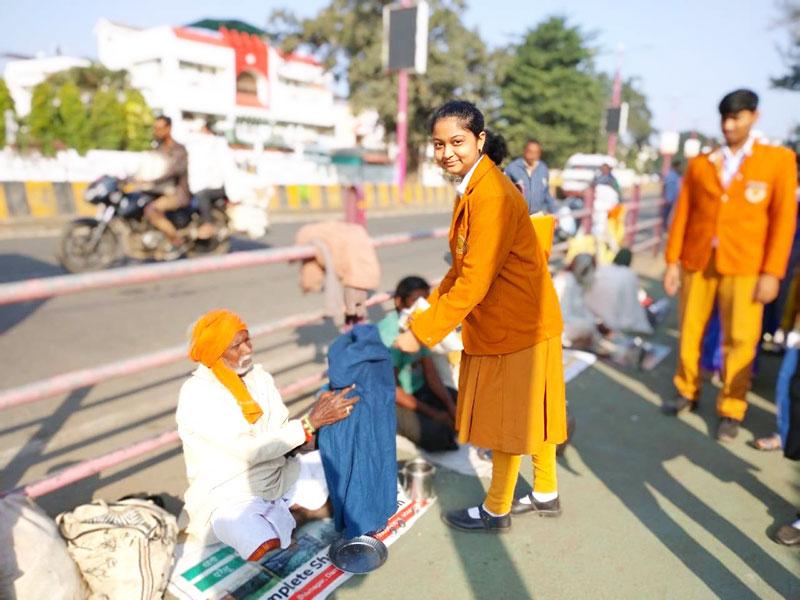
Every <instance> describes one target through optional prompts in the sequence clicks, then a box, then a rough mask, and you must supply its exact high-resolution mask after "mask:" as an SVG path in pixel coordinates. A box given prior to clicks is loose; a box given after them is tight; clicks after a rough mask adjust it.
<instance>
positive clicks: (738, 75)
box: [0, 0, 800, 139]
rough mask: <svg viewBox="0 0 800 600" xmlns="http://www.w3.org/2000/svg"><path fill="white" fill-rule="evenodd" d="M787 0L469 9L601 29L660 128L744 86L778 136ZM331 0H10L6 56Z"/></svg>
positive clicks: (494, 21) (609, 62)
mask: <svg viewBox="0 0 800 600" xmlns="http://www.w3.org/2000/svg"><path fill="white" fill-rule="evenodd" d="M780 2H781V0H671V1H669V0H660V1H655V0H607V1H606V2H600V1H598V0H528V1H524V0H494V1H492V2H489V1H487V0H472V1H469V0H468V2H467V4H468V8H467V10H466V12H465V14H464V21H465V22H466V24H467V26H469V27H470V28H472V29H477V30H478V32H479V33H480V35H481V37H482V38H483V39H484V40H485V41H486V42H487V45H488V46H490V47H492V48H494V47H500V46H505V45H507V44H509V43H511V42H514V41H517V40H519V39H521V37H522V36H523V35H524V34H525V32H526V31H527V30H528V29H531V28H534V27H535V26H536V24H537V23H539V22H541V21H542V20H544V19H546V18H547V17H550V16H553V15H561V16H565V17H567V19H568V22H569V23H570V24H571V25H576V26H578V27H580V28H581V29H582V30H583V31H585V32H587V33H591V34H593V42H592V43H593V44H594V45H595V46H596V47H597V57H596V64H597V68H598V69H599V70H602V71H605V72H608V73H613V72H614V70H615V69H616V67H617V64H618V63H619V56H620V53H619V51H618V49H619V48H622V49H623V52H622V62H621V68H622V74H623V76H624V77H626V78H627V77H635V78H637V79H638V82H639V85H640V87H641V89H643V90H644V92H645V94H646V95H647V98H648V101H649V104H650V108H651V109H652V111H653V113H654V125H655V127H656V128H657V129H659V130H687V129H696V130H697V131H701V132H703V133H706V134H717V133H718V129H719V125H718V123H719V118H718V115H717V112H716V107H717V104H718V103H719V99H720V98H721V97H722V96H723V95H724V94H725V93H726V92H728V91H731V90H733V89H736V88H738V87H749V88H751V89H753V90H755V91H756V92H757V93H758V94H759V96H760V97H761V115H762V116H761V121H760V123H759V129H761V130H762V131H763V132H764V133H765V134H766V135H767V136H769V137H771V138H774V139H780V138H785V137H786V136H787V135H788V132H789V131H790V130H791V129H793V128H794V127H796V126H797V125H798V124H800V93H798V92H786V91H779V90H774V89H771V88H770V85H769V78H770V77H775V76H779V75H782V74H783V73H784V72H785V71H786V70H787V68H786V66H785V63H784V62H783V59H782V57H781V53H780V48H781V47H785V45H786V44H787V42H788V32H787V30H786V29H785V28H783V27H782V26H781V24H780V11H779V4H780ZM326 4H327V0H237V1H236V2H235V3H230V5H229V6H232V7H233V6H235V8H223V3H220V2H218V1H216V2H212V1H210V0H192V1H187V0H169V1H164V0H137V1H136V2H133V1H130V0H128V1H126V2H120V1H118V0H105V1H102V2H101V1H98V0H73V1H71V2H64V1H63V0H60V1H54V0H38V1H37V2H30V3H29V2H26V3H24V4H23V2H21V1H20V0H2V1H1V2H0V34H1V35H0V53H21V54H35V53H37V52H45V53H47V54H51V53H53V52H54V51H55V49H56V47H60V49H61V52H62V53H63V54H68V55H77V56H85V57H89V58H93V57H96V45H95V39H94V35H93V28H94V25H95V23H96V22H97V20H98V19H99V18H101V17H105V18H108V19H111V20H113V21H119V22H122V23H126V24H130V25H135V26H140V27H149V26H155V25H164V24H172V25H181V24H186V23H190V22H192V21H196V20H198V19H200V18H204V17H220V18H238V19H241V20H244V21H247V22H250V23H252V24H254V25H257V26H263V25H264V24H265V23H266V19H267V16H268V15H269V13H270V11H271V10H272V9H273V8H283V7H287V6H291V7H292V9H293V10H294V12H295V13H296V14H298V15H299V16H312V15H314V14H315V13H316V12H317V11H318V10H320V8H321V7H323V6H325V5H326Z"/></svg>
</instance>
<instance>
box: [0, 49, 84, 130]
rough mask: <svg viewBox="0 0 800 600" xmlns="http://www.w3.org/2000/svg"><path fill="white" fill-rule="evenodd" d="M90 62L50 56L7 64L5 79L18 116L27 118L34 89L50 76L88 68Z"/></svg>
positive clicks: (69, 57) (4, 72) (12, 61)
mask: <svg viewBox="0 0 800 600" xmlns="http://www.w3.org/2000/svg"><path fill="white" fill-rule="evenodd" d="M90 64H91V62H90V61H88V60H86V59H85V58H74V57H71V56H48V57H41V58H27V59H21V60H10V61H8V62H7V63H6V68H5V70H4V71H3V78H4V79H5V81H6V85H8V91H9V92H11V97H12V98H13V99H14V106H15V108H16V109H17V114H19V115H22V116H25V115H27V114H28V113H29V112H30V111H31V96H32V95H33V88H34V87H36V85H37V84H39V83H41V82H42V81H44V79H45V78H46V77H47V76H48V75H52V74H53V73H58V72H59V71H66V70H67V69H71V68H72V67H88V66H89V65H90Z"/></svg>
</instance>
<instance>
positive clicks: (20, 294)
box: [0, 227, 448, 305]
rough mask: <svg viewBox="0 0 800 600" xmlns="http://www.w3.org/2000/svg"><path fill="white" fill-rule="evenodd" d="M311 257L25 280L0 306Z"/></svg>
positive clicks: (1, 297)
mask: <svg viewBox="0 0 800 600" xmlns="http://www.w3.org/2000/svg"><path fill="white" fill-rule="evenodd" d="M447 231H448V230H447V228H445V227H442V228H439V229H432V230H429V231H416V232H411V233H400V234H389V235H384V236H378V237H376V238H373V240H372V243H373V244H374V245H375V247H376V248H381V247H384V246H394V245H397V244H405V243H407V242H413V241H418V240H425V239H435V238H441V237H445V236H446V235H447ZM315 253H316V250H315V249H314V248H313V247H311V246H288V247H286V248H269V249H266V250H252V251H247V252H234V253H232V254H226V255H224V256H209V257H204V258H192V259H189V260H179V261H176V262H169V263H159V264H155V265H139V266H133V267H122V268H119V269H112V270H110V271H101V272H97V273H82V274H79V275H60V276H57V277H42V278H39V279H28V280H27V281H20V282H14V283H4V284H1V285H0V305H4V304H14V303H17V302H28V301H31V300H41V299H42V298H50V297H52V296H64V295H67V294H77V293H79V292H87V291H90V290H98V289H104V288H110V287H121V286H125V285H137V284H141V283H149V282H153V281H161V280H162V279H174V278H176V277H186V276H189V275H200V274H202V273H210V272H213V271H222V270H229V269H241V268H244V267H255V266H261V265H268V264H275V263H282V262H289V261H293V260H300V259H303V258H311V257H313V256H314V255H315Z"/></svg>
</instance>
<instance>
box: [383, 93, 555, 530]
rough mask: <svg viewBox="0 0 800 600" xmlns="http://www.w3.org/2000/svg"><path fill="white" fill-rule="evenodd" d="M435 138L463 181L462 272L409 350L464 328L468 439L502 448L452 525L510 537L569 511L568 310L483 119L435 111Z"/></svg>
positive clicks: (457, 222)
mask: <svg viewBox="0 0 800 600" xmlns="http://www.w3.org/2000/svg"><path fill="white" fill-rule="evenodd" d="M431 134H432V137H433V147H434V156H435V159H436V161H437V162H438V163H439V165H441V166H442V167H443V168H444V169H445V170H446V171H447V172H448V173H449V174H451V175H454V176H457V177H460V178H461V183H460V184H459V185H458V201H457V203H456V206H455V210H454V212H453V219H452V225H451V228H450V238H449V239H450V251H451V253H452V255H453V266H452V267H451V268H450V271H449V272H448V273H447V274H446V275H445V277H444V279H443V280H442V283H441V284H440V285H439V288H438V289H437V290H435V291H434V292H433V293H432V294H431V296H430V297H429V298H428V302H429V303H430V305H431V306H430V308H429V309H427V310H425V311H424V312H420V313H415V314H414V315H412V317H411V319H410V322H409V331H406V332H404V333H401V334H400V335H399V336H398V338H397V346H398V347H399V348H400V349H402V350H404V351H407V352H413V351H416V350H417V349H418V348H419V347H420V344H424V345H425V346H428V347H430V346H433V345H435V344H437V343H438V342H440V341H441V340H442V339H443V338H444V337H445V336H446V335H447V334H448V333H450V332H451V331H452V330H453V329H455V327H456V326H457V325H458V324H459V323H462V336H463V341H464V353H463V355H462V361H461V371H460V376H459V385H458V394H459V397H458V403H457V413H456V429H458V437H459V441H460V442H462V443H467V442H469V443H472V444H473V445H475V446H478V447H481V448H489V449H491V450H492V483H491V486H490V487H489V491H488V494H487V496H486V499H485V501H484V502H482V503H480V504H479V505H478V506H473V507H471V508H465V509H462V510H455V511H450V512H448V513H446V514H445V515H444V519H445V521H446V522H447V524H448V525H450V526H451V527H455V528H457V529H461V530H466V531H485V532H492V533H500V532H504V531H508V530H509V529H510V527H511V513H512V512H513V513H515V514H523V513H534V514H539V515H543V516H557V515H559V514H560V513H561V504H560V500H559V495H558V487H557V480H556V445H557V444H559V443H561V442H563V441H565V440H566V438H567V419H566V397H565V386H564V369H563V363H562V349H561V332H562V329H563V323H562V320H561V311H560V309H559V306H558V298H557V296H556V291H555V288H554V286H553V282H552V280H551V278H550V273H549V271H548V268H547V258H546V256H545V252H544V250H543V248H542V246H541V245H540V243H539V241H538V239H537V237H536V233H535V231H534V227H533V224H532V223H531V220H530V217H529V215H528V206H527V203H526V202H525V199H524V198H523V196H522V194H520V192H519V189H518V188H517V187H516V186H515V185H514V184H513V183H512V182H511V180H510V179H509V178H508V177H506V176H505V175H504V174H503V173H502V171H500V169H498V168H497V166H496V165H495V164H494V162H493V160H492V159H490V158H488V157H486V156H484V150H485V147H484V146H485V143H486V132H485V130H484V118H483V115H482V114H481V112H480V111H479V110H478V109H477V108H476V107H475V106H474V105H472V104H471V103H469V102H464V101H457V100H456V101H451V102H447V103H446V104H444V105H443V106H441V107H440V108H438V109H437V110H436V111H435V112H434V114H433V117H432V120H431ZM495 158H496V157H495ZM523 454H529V455H532V457H533V470H534V485H533V492H532V493H531V494H527V495H526V496H524V497H522V498H520V499H517V500H515V499H514V487H515V484H516V482H517V477H518V474H519V467H520V461H521V458H522V455H523Z"/></svg>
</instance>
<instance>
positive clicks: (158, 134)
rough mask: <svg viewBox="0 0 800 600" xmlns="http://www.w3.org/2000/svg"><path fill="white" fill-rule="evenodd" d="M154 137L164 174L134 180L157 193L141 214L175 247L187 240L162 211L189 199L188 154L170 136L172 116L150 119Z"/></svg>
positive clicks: (187, 203) (179, 206)
mask: <svg viewBox="0 0 800 600" xmlns="http://www.w3.org/2000/svg"><path fill="white" fill-rule="evenodd" d="M153 137H154V138H155V140H156V144H157V152H158V153H159V154H161V155H162V156H163V158H164V159H165V161H166V165H167V167H166V171H165V172H164V174H163V175H161V176H160V177H157V178H156V179H153V180H152V181H147V182H136V183H137V184H138V186H137V187H139V188H142V189H145V190H147V191H149V192H150V193H153V194H156V193H157V194H158V197H157V198H156V199H155V200H153V201H152V202H150V203H149V204H148V205H147V206H145V208H144V215H145V217H146V218H147V220H148V221H150V223H151V224H152V225H153V227H155V228H156V229H158V230H159V231H161V232H162V233H163V234H164V235H165V236H166V237H167V239H168V240H169V242H170V243H171V244H172V245H173V246H174V247H175V248H181V247H182V246H183V245H184V244H185V243H186V240H185V239H184V237H183V236H182V235H181V234H180V233H178V230H177V229H176V228H175V225H173V224H172V222H171V221H170V220H169V219H168V218H167V217H166V215H165V214H164V213H166V212H168V211H172V210H177V209H179V208H183V207H184V206H188V205H189V203H190V201H191V195H190V193H189V170H188V169H189V158H188V154H187V152H186V148H185V147H184V146H183V145H181V144H179V143H178V142H176V141H175V139H174V138H173V137H172V119H170V118H169V117H167V116H165V115H161V116H160V117H157V118H156V120H155V122H154V123H153Z"/></svg>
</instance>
